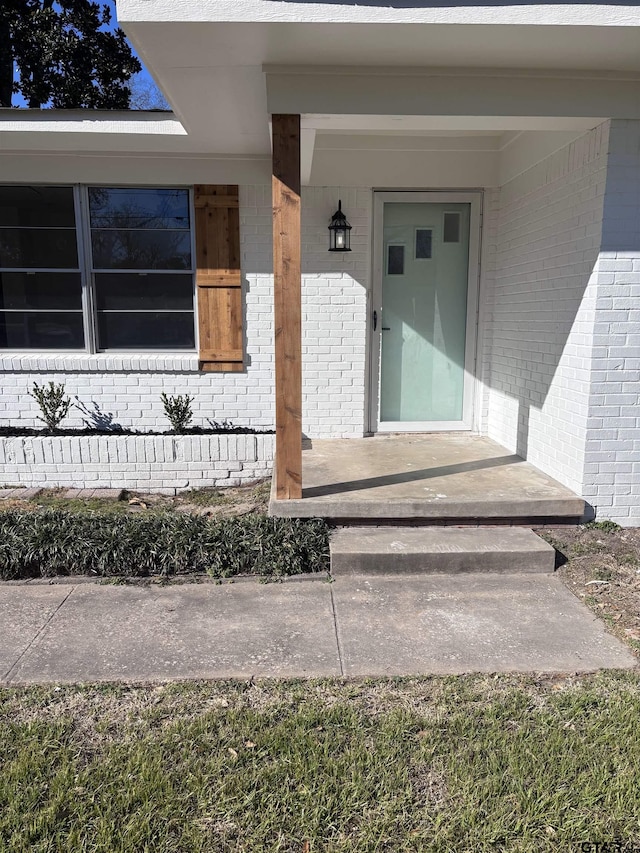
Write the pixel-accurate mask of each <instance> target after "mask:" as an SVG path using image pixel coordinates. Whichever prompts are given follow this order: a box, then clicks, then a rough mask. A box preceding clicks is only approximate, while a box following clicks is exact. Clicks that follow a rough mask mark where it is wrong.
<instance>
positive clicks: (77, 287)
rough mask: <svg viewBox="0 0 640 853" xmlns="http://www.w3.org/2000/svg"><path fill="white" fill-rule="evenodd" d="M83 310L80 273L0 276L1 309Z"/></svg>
mask: <svg viewBox="0 0 640 853" xmlns="http://www.w3.org/2000/svg"><path fill="white" fill-rule="evenodd" d="M2 308H58V309H64V308H68V309H71V310H73V309H76V310H82V284H81V281H80V273H72V272H71V273H57V272H37V273H25V272H0V309H2Z"/></svg>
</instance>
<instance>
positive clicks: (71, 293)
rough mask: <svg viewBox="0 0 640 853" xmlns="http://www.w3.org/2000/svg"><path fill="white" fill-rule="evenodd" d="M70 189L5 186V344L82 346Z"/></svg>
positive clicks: (0, 317)
mask: <svg viewBox="0 0 640 853" xmlns="http://www.w3.org/2000/svg"><path fill="white" fill-rule="evenodd" d="M81 278H82V277H81V272H80V264H79V261H78V246H77V238H76V219H75V210H74V197H73V190H72V189H71V187H0V347H2V348H4V349H83V348H84V346H85V336H84V323H83V313H82V281H81Z"/></svg>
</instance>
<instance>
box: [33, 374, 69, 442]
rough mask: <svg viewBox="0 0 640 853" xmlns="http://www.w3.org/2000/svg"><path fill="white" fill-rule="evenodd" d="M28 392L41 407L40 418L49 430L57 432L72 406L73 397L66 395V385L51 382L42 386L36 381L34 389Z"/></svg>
mask: <svg viewBox="0 0 640 853" xmlns="http://www.w3.org/2000/svg"><path fill="white" fill-rule="evenodd" d="M27 393H28V395H29V396H30V397H33V399H34V400H35V401H36V403H37V404H38V406H39V407H40V411H41V412H42V417H38V420H39V421H42V423H43V424H45V426H46V427H47V429H48V430H49V432H55V431H56V430H57V429H58V427H59V426H60V424H61V423H62V421H63V420H64V419H65V418H66V416H67V415H68V414H69V409H70V408H71V399H70V398H69V397H66V396H65V393H64V385H62V384H60V385H56V384H55V382H49V385H48V386H45V385H42V386H41V385H38V383H37V382H34V383H33V389H32V390H31V391H27Z"/></svg>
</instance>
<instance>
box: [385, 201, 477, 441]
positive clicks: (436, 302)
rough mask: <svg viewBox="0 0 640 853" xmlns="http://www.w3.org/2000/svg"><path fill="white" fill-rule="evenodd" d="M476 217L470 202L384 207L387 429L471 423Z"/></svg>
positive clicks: (387, 205) (390, 203)
mask: <svg viewBox="0 0 640 853" xmlns="http://www.w3.org/2000/svg"><path fill="white" fill-rule="evenodd" d="M470 214H471V204H467V203H458V204H448V203H431V202H428V203H421V202H386V203H385V204H384V209H383V230H384V241H383V242H384V249H383V250H384V257H383V260H382V317H381V320H382V324H381V325H382V329H381V334H382V339H381V345H380V346H381V364H380V426H381V427H383V428H384V426H385V425H387V428H390V427H391V428H393V427H394V425H395V426H396V427H397V428H403V426H404V428H411V427H413V428H420V427H421V426H428V427H430V428H437V427H438V424H441V425H442V427H443V428H450V427H454V426H455V425H456V424H459V423H461V422H462V421H463V414H464V412H463V409H464V401H465V355H466V349H467V339H466V338H467V334H466V329H467V301H468V299H467V297H468V282H469V233H470V219H471V216H470ZM409 425H411V427H410V426H409Z"/></svg>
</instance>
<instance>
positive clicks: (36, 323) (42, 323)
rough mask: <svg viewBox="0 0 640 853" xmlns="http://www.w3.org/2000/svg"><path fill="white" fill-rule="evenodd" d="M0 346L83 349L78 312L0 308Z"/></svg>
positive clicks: (79, 314)
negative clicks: (5, 310)
mask: <svg viewBox="0 0 640 853" xmlns="http://www.w3.org/2000/svg"><path fill="white" fill-rule="evenodd" d="M0 347H1V348H4V349H84V331H83V328H82V314H81V313H79V312H78V313H71V312H68V313H67V312H61V313H59V314H58V313H57V312H53V311H48V312H45V311H34V312H32V313H27V312H24V311H15V312H13V311H8V312H3V311H0Z"/></svg>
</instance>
